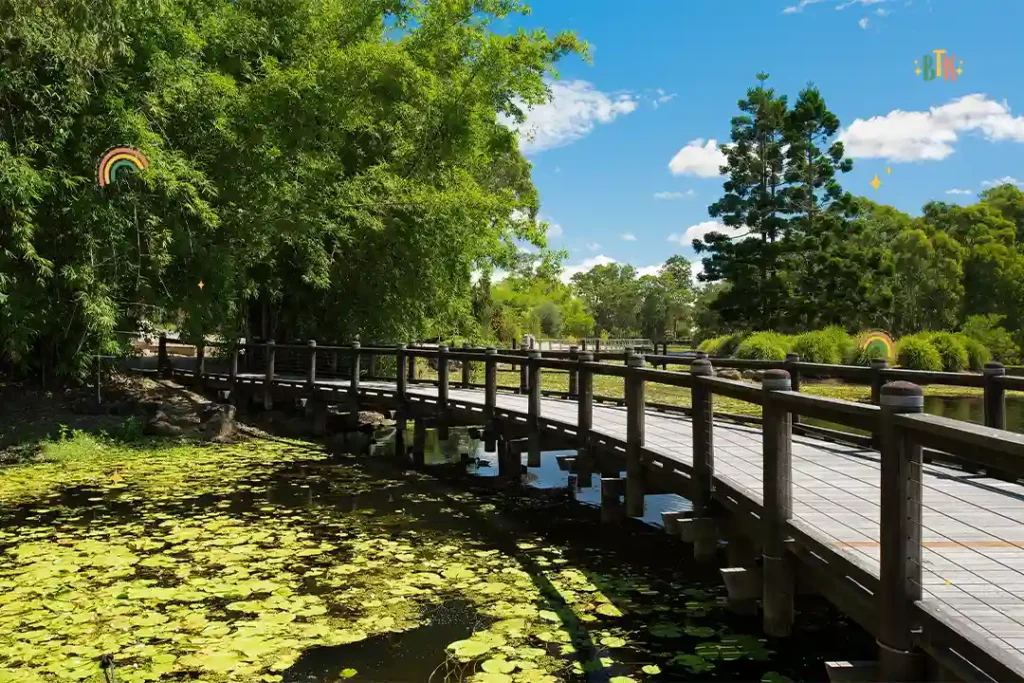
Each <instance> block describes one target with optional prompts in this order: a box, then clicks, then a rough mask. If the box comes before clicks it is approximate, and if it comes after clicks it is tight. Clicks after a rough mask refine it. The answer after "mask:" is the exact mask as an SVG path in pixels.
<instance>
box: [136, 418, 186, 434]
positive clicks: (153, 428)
mask: <svg viewBox="0 0 1024 683" xmlns="http://www.w3.org/2000/svg"><path fill="white" fill-rule="evenodd" d="M182 431H183V430H182V428H181V427H179V426H178V425H175V424H171V423H170V422H165V421H164V420H150V421H149V422H147V423H146V424H145V425H144V426H143V427H142V433H143V434H146V435H148V436H181V434H182Z"/></svg>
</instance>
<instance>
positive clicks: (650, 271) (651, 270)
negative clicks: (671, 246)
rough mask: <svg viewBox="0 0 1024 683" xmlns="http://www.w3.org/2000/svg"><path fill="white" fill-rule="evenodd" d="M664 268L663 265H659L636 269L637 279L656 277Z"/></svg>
mask: <svg viewBox="0 0 1024 683" xmlns="http://www.w3.org/2000/svg"><path fill="white" fill-rule="evenodd" d="M664 267H665V264H664V263H659V264H657V265H653V266H642V267H640V268H637V269H636V275H637V277H643V276H644V275H652V276H654V275H657V274H658V273H660V272H661V269H662V268H664Z"/></svg>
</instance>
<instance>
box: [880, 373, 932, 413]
mask: <svg viewBox="0 0 1024 683" xmlns="http://www.w3.org/2000/svg"><path fill="white" fill-rule="evenodd" d="M879 403H880V404H881V405H882V406H884V407H887V408H900V409H903V410H912V411H920V410H922V409H923V408H924V389H922V388H921V387H919V386H918V385H916V384H914V383H913V382H905V381H902V380H898V381H895V382H888V383H886V384H883V385H882V392H881V395H880V396H879Z"/></svg>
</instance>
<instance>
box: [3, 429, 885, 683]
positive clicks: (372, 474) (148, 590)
mask: <svg viewBox="0 0 1024 683" xmlns="http://www.w3.org/2000/svg"><path fill="white" fill-rule="evenodd" d="M456 436H457V438H456V439H455V440H453V441H452V442H449V445H447V447H445V446H443V445H442V444H440V443H438V442H437V441H436V436H434V435H431V436H430V439H429V441H430V443H431V444H432V447H431V448H430V453H429V455H428V462H433V463H440V462H444V461H446V460H451V459H453V458H457V457H458V453H459V450H460V449H463V450H466V451H470V452H472V453H474V454H476V455H477V456H479V457H480V458H481V459H480V460H477V461H474V462H472V464H471V465H470V467H469V469H470V470H471V473H470V474H469V475H466V474H464V473H463V472H456V473H454V474H453V475H452V476H451V477H449V476H448V475H447V474H442V475H441V476H440V477H434V476H428V475H427V474H423V473H418V472H414V471H406V470H405V468H404V467H397V466H395V464H394V459H393V458H389V457H388V456H387V454H386V449H385V452H381V453H377V454H376V455H374V456H370V457H362V458H357V457H353V456H330V455H328V454H327V453H326V452H325V451H324V450H323V449H322V448H321V447H319V446H316V445H312V444H309V443H304V442H299V441H293V440H285V439H276V438H273V439H270V438H268V439H254V440H251V441H247V442H244V443H240V444H234V445H204V446H199V445H189V444H178V445H167V444H166V443H161V442H157V441H133V442H118V441H113V440H109V439H104V438H99V437H93V436H89V435H86V434H81V433H78V434H74V435H72V436H69V437H67V438H65V439H63V440H61V441H59V442H56V443H50V444H47V445H46V446H45V447H44V450H43V460H42V461H41V462H36V463H29V464H24V465H18V466H12V467H7V468H4V469H3V470H0V681H19V682H22V681H24V682H29V681H52V680H69V681H75V680H88V681H105V680H108V679H107V678H106V677H105V676H106V675H108V674H109V675H111V676H112V680H117V681H120V682H123V683H133V682H140V681H156V680H161V681H165V680H166V681H186V680H188V681H208V682H210V683H213V682H215V681H266V682H268V683H272V682H274V681H286V682H287V681H311V682H314V683H318V682H325V683H326V682H328V681H330V682H334V681H342V680H354V681H359V680H363V681H396V682H397V681H430V682H438V683H439V682H441V681H463V680H464V681H482V682H485V683H486V682H488V681H491V682H502V681H511V682H515V681H524V682H530V681H591V680H592V681H598V680H601V681H613V682H614V683H628V682H629V681H641V680H698V679H699V680H707V679H709V678H713V679H717V680H724V681H729V680H765V681H785V680H787V678H788V679H792V680H820V679H821V678H823V676H824V668H823V664H822V662H823V661H825V660H843V659H847V660H856V659H864V658H869V657H871V656H872V655H873V652H874V647H873V641H872V640H871V639H870V638H869V637H868V636H867V635H866V634H865V633H864V632H863V631H861V630H860V629H859V628H857V627H855V626H853V625H851V624H849V623H848V622H847V621H846V620H845V619H844V618H843V617H842V616H840V615H838V614H837V613H836V612H835V611H834V610H832V609H831V608H830V607H829V606H828V605H826V604H824V603H823V602H822V601H820V600H807V601H802V602H801V603H800V614H799V616H798V625H799V628H798V631H797V632H796V634H795V635H794V637H793V638H789V639H784V640H778V641H769V640H767V639H765V638H763V637H761V635H760V633H761V630H760V623H759V620H758V619H757V618H756V617H743V616H737V615H734V614H732V613H731V612H729V611H728V610H726V609H725V607H724V598H725V595H724V589H722V588H721V586H720V582H719V580H718V576H717V571H715V570H714V569H713V568H712V569H709V568H702V567H698V566H695V565H693V564H692V563H691V562H690V561H688V560H687V553H686V550H687V548H686V546H684V545H682V544H681V543H680V542H678V541H677V540H675V539H671V538H668V537H667V536H666V534H664V532H663V531H662V530H660V529H658V528H657V527H656V526H655V524H656V523H657V522H658V521H659V519H658V518H659V515H658V513H657V511H658V509H659V508H660V509H672V508H673V507H677V508H678V507H680V506H681V505H682V504H683V502H682V500H681V499H678V498H674V497H659V499H658V500H652V499H649V502H653V503H654V504H653V505H650V510H649V513H648V518H649V520H650V521H651V522H652V523H655V524H644V523H641V522H635V521H627V522H626V523H625V524H624V525H623V526H622V527H621V529H619V530H614V529H611V528H609V527H607V526H601V525H600V523H599V515H598V514H597V510H596V508H595V507H594V506H593V505H591V504H590V503H591V502H596V491H595V490H594V489H584V490H582V491H578V492H576V493H575V495H572V496H570V495H567V490H566V484H567V483H568V476H569V475H568V474H567V473H566V472H564V471H562V470H561V469H560V468H559V467H558V461H557V458H556V454H554V453H546V454H544V455H543V456H542V458H541V466H540V467H539V468H533V469H530V470H529V471H528V473H527V476H526V478H525V479H526V481H527V483H528V484H530V486H528V487H526V488H514V489H511V490H510V489H507V488H506V487H499V486H497V485H496V484H497V480H495V479H494V478H493V477H491V476H490V475H491V474H492V473H493V472H495V471H496V469H497V468H496V466H495V464H494V462H493V460H490V459H489V458H491V457H492V456H487V455H485V454H483V453H482V449H481V448H480V444H479V442H478V441H474V440H472V439H470V438H469V436H468V434H467V433H465V432H464V431H459V432H457V434H456ZM439 469H440V470H444V471H445V472H451V471H453V470H454V469H459V468H439ZM574 499H575V500H574ZM104 655H110V657H108V658H107V659H102V658H103V657H104ZM111 660H112V662H113V671H111V670H110V669H109V668H108V669H106V670H105V671H106V674H105V673H104V669H102V668H101V661H111Z"/></svg>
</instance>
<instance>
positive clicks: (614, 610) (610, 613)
mask: <svg viewBox="0 0 1024 683" xmlns="http://www.w3.org/2000/svg"><path fill="white" fill-rule="evenodd" d="M597 612H598V614H603V615H605V616H606V617H621V616H622V612H621V611H620V610H619V608H618V607H616V606H615V605H613V604H611V603H610V602H605V603H602V604H601V605H599V606H598V608H597Z"/></svg>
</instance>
